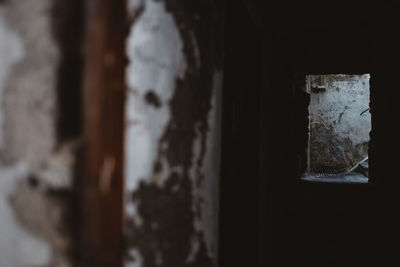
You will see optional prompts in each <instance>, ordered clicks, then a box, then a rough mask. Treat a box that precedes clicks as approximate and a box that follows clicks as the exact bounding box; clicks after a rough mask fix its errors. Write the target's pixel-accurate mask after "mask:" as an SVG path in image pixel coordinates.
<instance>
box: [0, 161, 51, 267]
mask: <svg viewBox="0 0 400 267" xmlns="http://www.w3.org/2000/svg"><path fill="white" fill-rule="evenodd" d="M27 174H28V170H27V167H26V166H24V165H22V164H19V165H16V166H9V167H1V168H0V214H1V216H0V225H1V234H0V266H21V267H22V266H47V265H48V264H49V262H50V258H51V250H50V248H49V246H48V245H47V244H46V243H45V242H44V241H42V240H41V239H39V238H38V237H36V236H33V235H32V234H30V233H28V232H27V231H26V230H25V228H23V227H22V226H20V225H19V223H18V222H17V220H16V218H15V214H14V212H13V210H12V206H11V205H10V202H9V199H10V196H11V195H12V193H13V192H14V191H15V188H16V186H17V185H18V183H19V181H20V180H21V179H24V178H25V177H26V175H27Z"/></svg>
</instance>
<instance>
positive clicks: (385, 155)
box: [220, 1, 400, 267]
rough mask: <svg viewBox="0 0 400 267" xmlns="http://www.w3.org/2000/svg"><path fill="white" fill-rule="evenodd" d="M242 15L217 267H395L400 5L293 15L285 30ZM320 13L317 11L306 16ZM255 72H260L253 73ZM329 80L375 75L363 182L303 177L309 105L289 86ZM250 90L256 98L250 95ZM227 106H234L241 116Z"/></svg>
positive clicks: (232, 40) (231, 75)
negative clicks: (308, 78)
mask: <svg viewBox="0 0 400 267" xmlns="http://www.w3.org/2000/svg"><path fill="white" fill-rule="evenodd" d="M232 2H234V1H232ZM247 2H249V1H247ZM250 2H252V3H253V4H254V6H256V7H258V9H257V8H255V9H253V12H255V11H254V10H256V11H257V12H258V14H265V15H267V14H272V13H274V12H273V10H274V9H271V8H270V9H269V10H267V9H266V7H267V6H268V5H266V4H265V5H262V4H260V3H257V2H256V1H250ZM269 7H274V6H273V5H271V4H270V6H269ZM244 10H245V8H244V6H240V5H236V6H235V5H232V4H231V6H230V9H228V11H229V12H230V13H229V12H228V14H230V16H231V17H230V18H231V19H229V16H228V29H229V28H230V29H231V30H230V31H229V30H228V35H227V42H226V51H227V61H226V70H227V72H226V76H225V91H224V117H223V118H224V132H223V175H222V191H221V214H222V215H221V265H220V266H229V264H230V265H232V264H234V263H236V264H235V265H237V263H240V264H245V265H246V266H255V265H254V264H255V262H254V261H255V259H256V258H257V259H258V260H257V261H258V263H257V264H258V265H257V266H260V267H261V266H398V265H399V264H400V260H399V259H398V257H397V256H396V254H397V253H396V251H397V249H398V247H397V245H396V243H397V240H399V237H400V229H399V227H398V225H400V224H399V220H398V219H397V217H398V216H397V210H398V205H399V204H400V199H399V195H400V194H398V190H399V185H400V182H399V179H398V168H397V167H396V166H397V164H398V163H397V162H398V161H399V158H398V155H397V154H396V151H398V144H397V141H396V139H397V137H396V136H397V135H398V132H397V130H396V125H395V124H396V123H395V122H396V121H398V117H399V115H400V111H399V110H398V109H397V103H398V99H399V90H398V86H399V84H398V81H397V78H396V77H397V76H396V75H397V74H396V72H398V70H399V69H398V62H399V60H400V53H399V49H398V47H400V46H399V40H398V39H399V38H398V36H397V30H396V28H397V26H398V25H399V21H398V17H399V16H398V11H399V9H398V8H397V7H396V6H393V7H392V8H385V9H383V11H382V10H381V11H380V12H378V9H377V10H376V11H374V10H373V9H371V10H369V12H370V13H369V14H370V15H371V16H370V17H368V18H365V17H363V18H361V17H362V16H361V15H357V14H358V13H354V17H352V20H351V21H350V20H349V21H347V22H346V21H345V22H343V21H337V22H333V21H332V20H329V19H328V18H327V19H326V20H318V21H316V22H314V23H315V24H314V25H312V24H311V23H312V22H310V21H309V24H307V25H306V24H305V23H304V24H302V23H298V22H299V21H296V18H290V19H289V20H287V21H285V27H281V28H279V27H278V26H276V25H275V26H271V24H270V22H268V21H266V22H265V21H264V23H263V24H259V25H255V26H254V24H251V23H252V21H251V20H250V17H247V15H246V12H245V11H244ZM271 10H272V11H271ZM321 11H322V9H321V7H319V6H314V7H313V8H311V10H308V11H307V12H309V13H308V14H313V13H318V12H321ZM257 12H256V13H257ZM299 12H300V11H299ZM276 13H278V15H276V17H279V14H280V13H279V12H278V9H276ZM300 13H301V12H300ZM364 14H365V13H364ZM282 15H283V13H282ZM358 16H360V18H359V19H357V18H358ZM253 17H257V14H256V15H255V16H253ZM258 17H260V16H258ZM261 17H262V16H261ZM232 18H234V19H232ZM245 18H247V19H245ZM270 20H271V19H270ZM275 24H276V23H275ZM288 25H293V27H292V28H291V27H290V26H288ZM256 28H258V29H262V30H261V31H259V32H257V31H256V30H255V29H256ZM232 29H234V30H233V31H232ZM251 29H253V30H251ZM250 33H252V34H250ZM257 33H259V35H258V36H259V37H256V36H257ZM260 45H261V48H259V49H258V50H256V47H259V46H260ZM249 48H250V49H249ZM250 50H251V51H250ZM259 59H261V62H260V61H259ZM244 66H245V67H244ZM257 68H260V69H261V70H262V72H261V73H259V74H256V73H257ZM329 73H349V74H361V73H371V81H370V84H371V96H370V97H371V102H370V106H371V113H372V131H371V134H370V135H371V143H370V147H369V157H370V183H369V184H368V185H350V184H337V185H334V184H328V183H304V182H301V181H300V180H299V176H300V174H301V173H302V171H303V170H304V168H305V159H304V157H305V153H304V149H305V147H306V140H307V123H308V122H307V112H306V110H305V108H306V107H307V104H308V98H307V96H306V95H304V94H302V93H299V92H298V91H297V90H298V89H297V88H299V87H301V77H302V76H303V75H305V74H329ZM242 82H244V83H245V84H244V85H243V83H242ZM250 82H251V83H253V84H258V86H259V87H258V88H261V90H260V91H259V94H257V95H255V94H254V92H255V91H253V90H249V89H248V88H251V86H249V83H250ZM254 88H256V87H254ZM235 103H236V105H237V103H242V104H241V108H242V109H241V111H240V112H238V111H237V110H238V109H237V108H236V109H235V108H234V107H235ZM239 106H240V105H239ZM235 112H236V115H234V114H235ZM235 117H239V118H245V119H243V120H244V122H242V124H239V123H237V122H236V121H235V120H234V118H235ZM255 118H257V119H259V121H258V122H257V121H256V120H255ZM234 125H236V126H235V127H236V128H235V127H234ZM232 129H233V130H232ZM234 130H235V131H234ZM255 130H257V131H258V132H259V139H256V137H257V136H256V134H255V132H254V131H255ZM251 140H253V141H251ZM254 140H258V141H254ZM257 175H258V177H259V180H258V181H257V179H258V178H256V177H257ZM257 193H258V196H255V194H257ZM260 200H261V201H260ZM263 200H264V201H263ZM257 214H258V215H257ZM257 225H258V227H257ZM239 238H240V239H239ZM237 240H244V241H241V242H240V243H239V244H238V242H235V241H237ZM257 240H258V241H257ZM228 253H229V256H228ZM232 255H235V257H232ZM249 261H252V262H251V263H250V262H249Z"/></svg>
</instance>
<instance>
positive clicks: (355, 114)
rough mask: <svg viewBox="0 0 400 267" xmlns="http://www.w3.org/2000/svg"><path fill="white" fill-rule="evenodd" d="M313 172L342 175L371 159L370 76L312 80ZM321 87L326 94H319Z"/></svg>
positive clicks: (311, 148)
mask: <svg viewBox="0 0 400 267" xmlns="http://www.w3.org/2000/svg"><path fill="white" fill-rule="evenodd" d="M309 77H310V82H311V90H310V95H311V101H310V107H309V111H310V171H311V172H342V171H346V170H348V169H350V168H351V167H353V166H354V164H356V163H357V162H358V161H360V160H362V159H364V158H365V157H366V156H368V142H369V139H370V138H369V132H370V131H371V114H370V113H369V112H368V111H367V112H365V113H364V114H363V115H361V116H360V114H361V112H363V111H364V110H366V109H367V108H368V107H369V77H370V76H369V74H365V75H323V76H318V75H315V76H309ZM317 86H324V87H325V88H326V91H321V92H316V90H317V89H312V88H316V87H317Z"/></svg>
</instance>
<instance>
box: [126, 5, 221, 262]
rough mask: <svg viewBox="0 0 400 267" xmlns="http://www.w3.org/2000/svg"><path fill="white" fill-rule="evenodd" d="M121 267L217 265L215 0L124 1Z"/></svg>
mask: <svg viewBox="0 0 400 267" xmlns="http://www.w3.org/2000/svg"><path fill="white" fill-rule="evenodd" d="M129 12H130V17H131V21H132V24H131V26H130V32H129V36H128V40H127V56H128V58H129V64H128V67H127V70H126V75H127V86H128V93H127V105H126V125H127V126H126V127H127V128H126V147H125V166H126V168H125V178H126V182H125V183H126V188H125V192H126V200H125V213H126V240H127V253H126V257H125V266H136V267H143V266H202V267H207V266H215V264H216V262H217V253H218V249H217V248H218V190H219V187H218V185H219V160H220V115H221V114H220V112H221V111H220V110H221V89H222V66H221V64H222V55H223V54H222V50H221V40H222V34H221V29H220V27H221V23H220V21H219V20H220V17H219V15H218V13H217V10H216V6H215V3H214V1H209V0H206V1H199V2H190V3H188V4H184V3H183V2H180V1H156V0H144V1H137V0H131V1H129Z"/></svg>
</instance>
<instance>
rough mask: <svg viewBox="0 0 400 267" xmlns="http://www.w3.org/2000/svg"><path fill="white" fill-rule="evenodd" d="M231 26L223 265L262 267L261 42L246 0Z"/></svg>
mask: <svg viewBox="0 0 400 267" xmlns="http://www.w3.org/2000/svg"><path fill="white" fill-rule="evenodd" d="M227 22H228V23H227V25H226V34H225V57H226V59H225V77H224V89H223V121H222V123H223V130H222V135H223V137H222V170H221V171H222V173H221V186H220V188H221V191H220V196H221V200H220V206H221V209H220V210H221V212H220V253H219V254H220V255H219V266H256V257H257V234H258V232H257V216H258V215H257V212H258V210H257V201H258V196H257V188H258V177H259V157H258V151H259V150H258V147H259V114H260V107H259V104H258V100H259V95H260V87H261V79H260V77H261V62H262V58H261V54H262V50H261V40H260V39H259V37H258V35H257V33H256V30H255V28H254V25H253V24H252V21H251V18H250V16H249V13H248V12H247V10H246V7H245V6H244V5H243V3H242V2H241V1H237V0H234V1H228V7H227Z"/></svg>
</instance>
